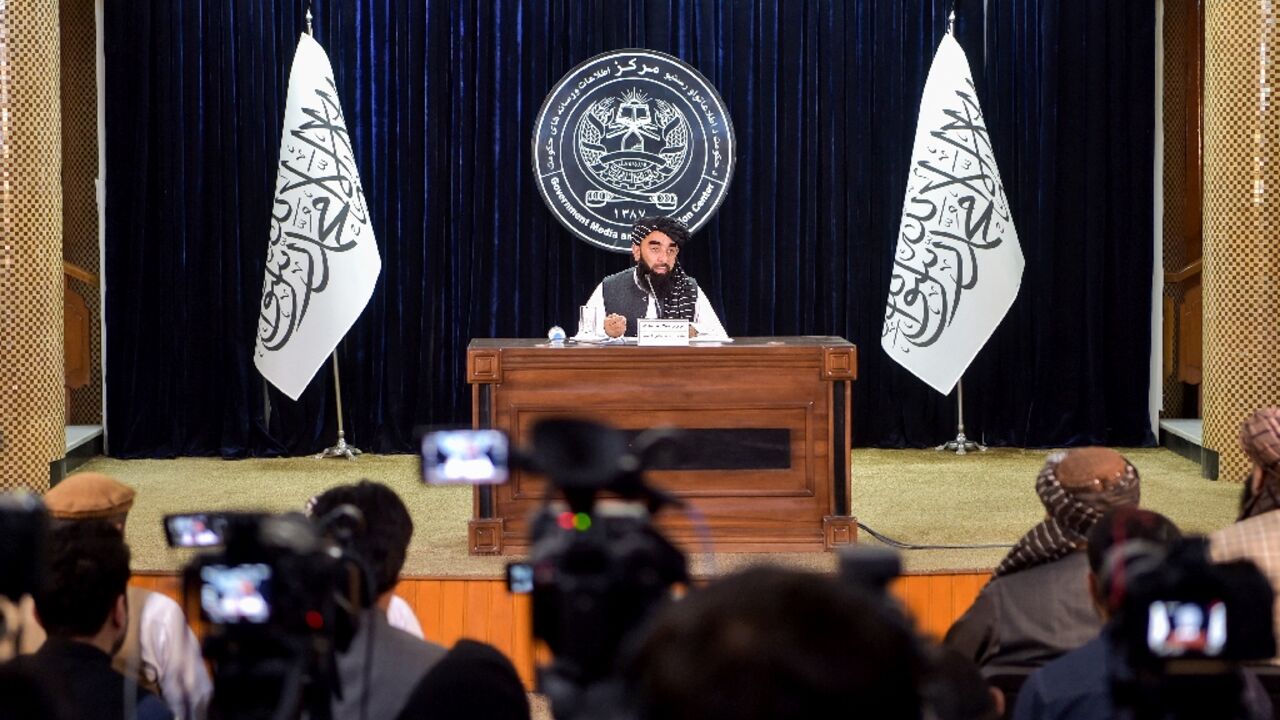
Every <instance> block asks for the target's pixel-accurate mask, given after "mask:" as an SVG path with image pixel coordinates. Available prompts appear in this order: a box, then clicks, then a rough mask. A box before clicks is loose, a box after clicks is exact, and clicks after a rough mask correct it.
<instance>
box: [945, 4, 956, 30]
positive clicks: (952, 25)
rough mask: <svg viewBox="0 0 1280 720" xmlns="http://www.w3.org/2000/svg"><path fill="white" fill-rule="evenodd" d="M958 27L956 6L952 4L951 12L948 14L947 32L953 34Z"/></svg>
mask: <svg viewBox="0 0 1280 720" xmlns="http://www.w3.org/2000/svg"><path fill="white" fill-rule="evenodd" d="M955 29H956V8H955V6H954V5H952V6H951V14H950V15H948V16H947V34H948V35H951V34H952V33H954V32H955Z"/></svg>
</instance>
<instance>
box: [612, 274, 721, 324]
mask: <svg viewBox="0 0 1280 720" xmlns="http://www.w3.org/2000/svg"><path fill="white" fill-rule="evenodd" d="M689 282H691V283H693V285H694V287H695V288H696V287H697V286H698V284H697V282H696V281H695V280H694V279H693V278H689ZM600 285H601V288H600V289H601V294H602V295H603V296H604V312H605V314H606V315H609V314H612V313H617V314H619V315H621V316H623V317H625V318H626V319H627V335H628V336H630V337H635V335H636V332H637V331H638V327H637V325H636V319H637V318H642V317H644V316H645V315H646V314H648V312H649V292H648V291H647V290H641V289H640V287H639V286H637V285H636V269H635V268H634V267H630V268H627V269H626V270H623V271H622V272H616V273H614V274H612V275H610V276H609V277H606V278H605V279H604V282H602V283H601V284H600Z"/></svg>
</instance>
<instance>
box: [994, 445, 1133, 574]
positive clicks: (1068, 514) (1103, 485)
mask: <svg viewBox="0 0 1280 720" xmlns="http://www.w3.org/2000/svg"><path fill="white" fill-rule="evenodd" d="M1036 494H1037V495H1039V496H1040V502H1041V503H1043V504H1044V507H1045V510H1047V511H1048V513H1049V517H1047V518H1046V519H1045V520H1044V521H1043V522H1041V523H1040V524H1038V525H1036V526H1035V527H1033V528H1031V529H1030V530H1029V531H1027V534H1026V535H1023V536H1022V539H1020V540H1018V542H1017V543H1016V544H1015V545H1014V546H1013V549H1012V550H1010V551H1009V554H1008V555H1006V556H1005V558H1004V560H1001V561H1000V565H999V567H997V568H996V577H999V576H1001V575H1009V574H1011V573H1015V572H1018V571H1019V570H1027V569H1029V568H1032V567H1035V566H1037V565H1042V564H1044V563H1048V562H1052V561H1054V560H1057V559H1059V558H1063V557H1066V556H1067V555H1070V554H1071V553H1072V552H1074V551H1076V550H1078V549H1080V548H1082V547H1084V545H1085V542H1086V539H1085V536H1086V535H1087V534H1088V532H1089V529H1090V528H1092V527H1093V525H1094V523H1096V522H1097V521H1098V519H1099V518H1101V517H1102V516H1103V515H1104V514H1105V513H1106V512H1107V511H1108V510H1111V509H1113V508H1116V507H1121V506H1124V505H1137V504H1138V496H1139V486H1138V470H1137V468H1135V467H1134V466H1133V465H1131V464H1130V463H1129V461H1128V460H1125V458H1124V456H1123V455H1121V454H1120V453H1118V452H1116V451H1115V450H1110V449H1107V448H1078V449H1075V450H1069V451H1066V452H1057V453H1054V454H1052V455H1050V456H1049V457H1048V458H1047V459H1046V460H1045V464H1044V468H1043V469H1042V470H1041V471H1040V475H1039V476H1038V477H1037V478H1036Z"/></svg>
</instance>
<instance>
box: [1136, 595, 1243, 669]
mask: <svg viewBox="0 0 1280 720" xmlns="http://www.w3.org/2000/svg"><path fill="white" fill-rule="evenodd" d="M1226 644H1227V606H1226V604H1225V603H1223V602H1221V601H1213V602H1209V603H1198V602H1184V601H1176V600H1157V601H1155V602H1153V603H1151V605H1150V608H1149V610H1148V613H1147V647H1148V648H1149V649H1150V650H1151V652H1152V654H1154V655H1155V656H1157V657H1165V658H1181V657H1217V656H1219V655H1221V654H1222V649H1223V648H1224V647H1225V646H1226Z"/></svg>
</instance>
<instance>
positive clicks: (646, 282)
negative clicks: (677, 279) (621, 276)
mask: <svg viewBox="0 0 1280 720" xmlns="http://www.w3.org/2000/svg"><path fill="white" fill-rule="evenodd" d="M673 269H674V267H672V266H668V270H667V271H666V272H664V273H656V272H654V271H653V270H651V269H649V266H648V265H646V264H645V262H644V260H637V261H636V272H637V273H638V276H639V278H640V284H641V285H642V286H644V287H652V288H653V293H654V294H655V295H657V296H658V297H660V298H665V297H666V296H667V295H669V294H670V293H671V271H672V270H673Z"/></svg>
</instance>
